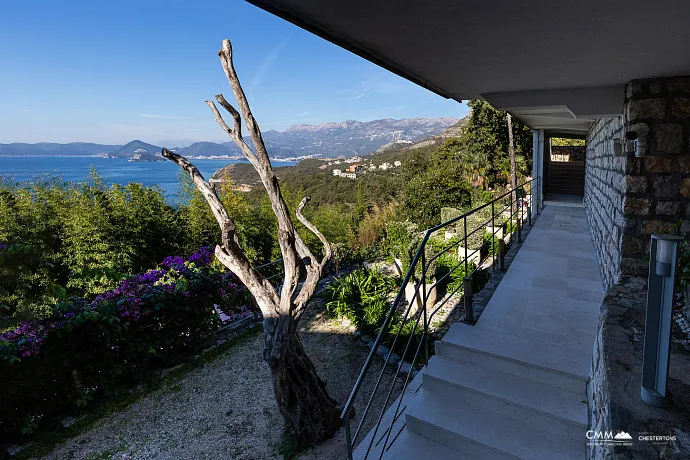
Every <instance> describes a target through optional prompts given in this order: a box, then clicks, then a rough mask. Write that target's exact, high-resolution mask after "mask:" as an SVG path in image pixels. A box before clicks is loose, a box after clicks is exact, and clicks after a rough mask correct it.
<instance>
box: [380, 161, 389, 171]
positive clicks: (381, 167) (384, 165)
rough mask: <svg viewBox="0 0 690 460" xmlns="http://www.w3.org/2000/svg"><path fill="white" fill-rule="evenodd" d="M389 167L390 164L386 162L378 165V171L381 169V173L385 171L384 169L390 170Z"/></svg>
mask: <svg viewBox="0 0 690 460" xmlns="http://www.w3.org/2000/svg"><path fill="white" fill-rule="evenodd" d="M390 167H391V164H390V163H388V162H386V163H381V164H380V165H379V169H381V170H383V171H385V170H386V169H388V168H390Z"/></svg>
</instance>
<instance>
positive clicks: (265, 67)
mask: <svg viewBox="0 0 690 460" xmlns="http://www.w3.org/2000/svg"><path fill="white" fill-rule="evenodd" d="M288 40H289V37H288V38H286V39H285V40H283V41H282V43H280V44H278V46H276V47H275V48H273V49H272V50H271V52H270V53H268V54H267V55H266V57H264V59H263V61H261V64H260V65H259V68H258V69H256V73H255V74H254V78H252V80H251V81H250V82H249V85H248V86H247V93H248V94H251V93H253V92H254V89H255V88H256V87H257V86H258V85H259V83H261V79H262V78H263V76H264V75H265V74H266V72H268V71H269V70H270V69H271V67H272V66H273V63H274V62H276V59H278V56H280V52H281V51H283V48H285V45H286V44H287V42H288Z"/></svg>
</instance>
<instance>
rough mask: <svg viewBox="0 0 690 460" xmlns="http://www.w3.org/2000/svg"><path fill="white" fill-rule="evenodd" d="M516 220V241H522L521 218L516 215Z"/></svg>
mask: <svg viewBox="0 0 690 460" xmlns="http://www.w3.org/2000/svg"><path fill="white" fill-rule="evenodd" d="M516 220H517V234H518V243H522V219H521V218H520V217H519V216H518V219H516Z"/></svg>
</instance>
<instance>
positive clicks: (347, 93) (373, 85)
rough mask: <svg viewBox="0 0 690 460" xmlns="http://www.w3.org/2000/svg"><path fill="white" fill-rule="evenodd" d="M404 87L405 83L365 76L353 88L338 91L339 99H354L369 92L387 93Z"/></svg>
mask: <svg viewBox="0 0 690 460" xmlns="http://www.w3.org/2000/svg"><path fill="white" fill-rule="evenodd" d="M403 89H405V83H404V82H400V81H393V80H386V79H384V78H367V79H366V80H363V81H361V82H359V83H358V84H357V85H356V86H355V87H354V88H348V89H343V90H341V91H339V93H340V94H341V95H342V96H343V97H342V98H340V100H341V101H354V100H357V99H361V98H363V97H365V96H367V95H369V94H388V93H393V92H396V91H400V90H403Z"/></svg>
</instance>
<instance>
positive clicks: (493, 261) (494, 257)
mask: <svg viewBox="0 0 690 460" xmlns="http://www.w3.org/2000/svg"><path fill="white" fill-rule="evenodd" d="M495 236H496V228H495V224H494V202H493V201H492V202H491V239H490V240H489V250H490V251H491V267H492V269H493V267H495V266H496V254H495V252H496V251H495V250H494V249H493V245H494V237H495ZM465 275H467V272H465Z"/></svg>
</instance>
